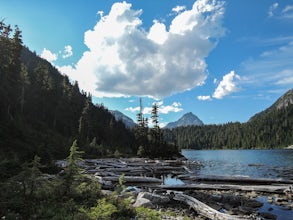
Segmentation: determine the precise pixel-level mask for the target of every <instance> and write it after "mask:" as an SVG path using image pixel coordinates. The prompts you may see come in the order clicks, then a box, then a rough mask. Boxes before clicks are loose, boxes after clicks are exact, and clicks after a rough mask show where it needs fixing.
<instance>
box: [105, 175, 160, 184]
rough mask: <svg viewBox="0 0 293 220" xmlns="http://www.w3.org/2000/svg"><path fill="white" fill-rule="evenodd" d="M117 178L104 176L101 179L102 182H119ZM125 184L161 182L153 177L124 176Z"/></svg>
mask: <svg viewBox="0 0 293 220" xmlns="http://www.w3.org/2000/svg"><path fill="white" fill-rule="evenodd" d="M119 178H120V177H119V176H106V177H103V178H102V179H103V180H104V181H111V182H119ZM123 179H124V182H125V183H162V182H163V181H162V180H161V179H158V178H153V177H142V176H124V177H123Z"/></svg>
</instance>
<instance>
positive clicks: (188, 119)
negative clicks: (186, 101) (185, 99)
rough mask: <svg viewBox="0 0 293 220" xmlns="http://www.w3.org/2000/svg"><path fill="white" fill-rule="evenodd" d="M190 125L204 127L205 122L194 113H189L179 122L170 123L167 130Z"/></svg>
mask: <svg viewBox="0 0 293 220" xmlns="http://www.w3.org/2000/svg"><path fill="white" fill-rule="evenodd" d="M190 125H203V122H202V121H201V120H200V119H199V118H198V117H197V116H196V115H194V114H193V113H192V112H188V113H186V114H184V115H183V116H182V117H181V118H179V119H178V120H177V121H175V122H170V123H168V124H167V125H166V126H165V128H169V129H172V128H176V127H186V126H190Z"/></svg>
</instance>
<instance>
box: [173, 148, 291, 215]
mask: <svg viewBox="0 0 293 220" xmlns="http://www.w3.org/2000/svg"><path fill="white" fill-rule="evenodd" d="M182 154H183V155H184V156H185V157H186V158H187V159H188V160H190V162H191V163H192V162H193V161H194V162H195V164H197V163H199V166H191V168H192V167H193V170H192V171H193V172H194V174H197V175H228V176H229V175H231V176H237V175H238V176H249V177H254V178H283V179H291V180H293V150H182ZM178 184H181V183H180V182H179V183H178ZM257 200H258V201H260V202H262V203H263V206H262V207H261V208H260V209H259V210H258V211H259V212H269V213H272V214H274V215H276V216H277V220H291V219H293V210H284V209H283V208H282V207H280V206H277V205H275V204H270V203H269V202H267V198H266V197H264V196H260V197H258V198H257ZM268 210H272V211H268Z"/></svg>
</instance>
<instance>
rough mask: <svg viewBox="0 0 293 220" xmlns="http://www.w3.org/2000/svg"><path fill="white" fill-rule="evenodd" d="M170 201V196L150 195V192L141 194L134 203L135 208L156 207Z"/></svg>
mask: <svg viewBox="0 0 293 220" xmlns="http://www.w3.org/2000/svg"><path fill="white" fill-rule="evenodd" d="M169 201H170V198H169V197H168V196H163V195H159V194H154V193H149V192H140V193H139V194H138V196H137V198H136V202H135V203H134V205H133V206H134V207H139V206H143V207H149V208H151V207H154V206H155V205H158V204H162V203H167V202H169Z"/></svg>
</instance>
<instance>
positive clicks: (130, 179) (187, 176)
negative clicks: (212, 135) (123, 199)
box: [58, 158, 293, 220]
mask: <svg viewBox="0 0 293 220" xmlns="http://www.w3.org/2000/svg"><path fill="white" fill-rule="evenodd" d="M58 163H59V165H60V166H64V163H65V162H64V161H59V162H58ZM80 166H81V167H82V168H83V170H84V172H85V173H87V174H91V175H94V176H95V177H96V178H97V179H98V180H99V182H100V183H101V185H102V188H103V189H114V188H115V186H117V184H118V183H119V182H120V178H121V176H123V184H124V185H126V186H127V185H130V186H137V187H141V189H142V191H143V189H145V188H147V190H146V191H152V192H153V193H154V196H155V192H157V193H159V192H164V193H165V194H166V192H169V193H170V192H172V193H173V194H174V196H172V198H170V200H171V201H176V202H178V201H180V202H182V203H184V204H186V205H187V206H189V207H191V208H192V209H193V210H195V212H196V213H198V214H199V215H202V216H204V217H206V218H209V219H223V220H226V219H231V220H234V219H235V220H238V219H253V218H247V217H245V216H249V214H251V213H252V212H251V211H248V215H246V214H247V212H244V215H242V216H241V217H237V215H236V216H235V215H234V213H233V215H231V213H230V214H227V213H222V212H219V210H220V209H217V208H212V207H214V206H213V205H211V206H212V207H210V206H208V205H207V204H209V201H208V200H209V199H208V197H204V198H199V197H198V195H196V193H193V192H200V193H204V194H205V195H208V194H210V195H212V196H211V197H210V198H216V197H215V196H214V195H213V192H229V193H231V196H232V197H233V198H234V197H236V196H235V194H234V193H236V192H237V193H238V192H242V193H248V192H255V193H257V194H261V193H266V194H268V195H280V196H287V197H288V198H289V199H291V198H293V188H292V185H293V180H284V179H266V178H249V177H245V176H196V175H194V173H192V168H194V167H191V166H200V164H198V163H192V164H190V162H188V161H185V160H182V159H177V160H150V159H146V158H123V159H116V158H107V159H87V160H84V161H83V162H82V163H81V164H80ZM190 168H191V169H190ZM167 174H168V175H170V174H171V175H173V176H175V177H177V178H178V179H180V180H181V181H183V183H184V184H182V185H164V181H163V176H164V175H167ZM179 191H180V192H179ZM187 194H188V195H187ZM197 197H198V198H197ZM144 199H145V198H144ZM238 199H239V198H238ZM241 199H242V198H241ZM200 200H201V201H200ZM241 201H242V200H241ZM290 201H291V200H290ZM205 203H207V204H205ZM218 203H219V202H215V204H216V206H217V204H218ZM137 204H138V203H137ZM147 204H148V203H147ZM167 205H168V204H167ZM223 205H224V204H223ZM241 206H242V205H241ZM292 208H293V206H292ZM237 210H238V211H237V212H239V210H241V208H239V209H237ZM237 212H236V213H237ZM243 216H244V217H243Z"/></svg>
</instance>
